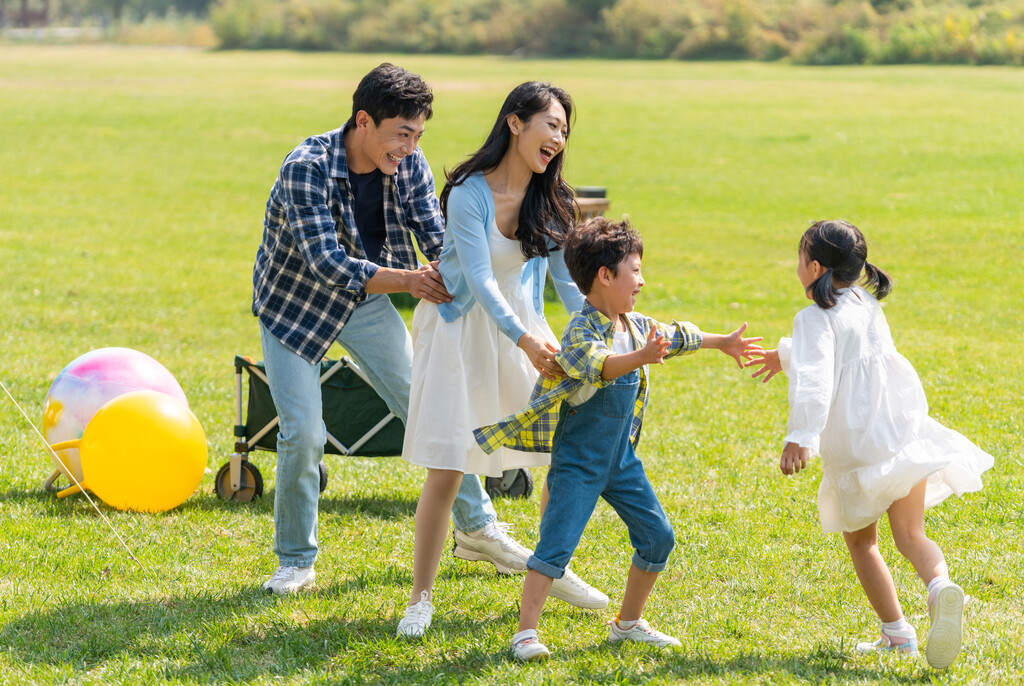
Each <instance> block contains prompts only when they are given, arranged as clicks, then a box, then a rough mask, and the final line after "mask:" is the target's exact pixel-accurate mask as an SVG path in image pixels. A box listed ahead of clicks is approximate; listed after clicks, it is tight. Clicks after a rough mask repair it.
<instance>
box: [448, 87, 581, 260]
mask: <svg viewBox="0 0 1024 686" xmlns="http://www.w3.org/2000/svg"><path fill="white" fill-rule="evenodd" d="M552 100H558V102H560V103H561V104H562V107H563V108H564V109H565V120H566V126H567V128H568V127H570V126H571V125H572V98H571V97H569V94H568V93H566V92H565V91H564V90H562V89H561V88H557V87H555V86H552V85H551V84H548V83H540V82H538V81H528V82H526V83H523V84H520V85H518V86H516V87H515V88H514V89H513V90H512V92H511V93H509V94H508V97H507V98H505V104H503V105H502V106H501V111H500V112H498V118H497V120H496V121H495V122H494V127H493V128H492V129H491V133H490V134H489V135H488V136H487V140H486V141H484V144H483V145H482V146H481V147H480V149H479V150H477V151H476V152H475V153H473V154H472V155H470V157H469V159H467V160H466V161H465V162H462V163H461V164H459V165H458V166H456V167H455V169H452V170H451V171H446V172H445V184H444V189H443V190H442V191H441V211H442V212H443V213H444V215H445V216H446V217H447V216H448V195H449V194H450V193H451V191H452V188H454V187H455V186H459V185H461V184H462V183H463V182H465V180H466V179H467V178H469V176H470V175H471V174H475V173H476V172H483V173H485V174H486V173H487V172H490V171H493V170H494V169H496V168H497V167H498V164H499V163H500V162H501V159H502V158H503V157H504V156H505V153H506V152H508V147H509V143H510V141H511V138H512V134H511V131H510V130H509V126H508V117H509V115H512V114H514V115H516V116H517V117H519V119H520V120H521V121H522V122H523V123H526V122H527V121H529V120H530V118H531V117H533V116H534V115H535V114H538V113H540V112H545V111H547V109H548V107H550V106H551V101H552ZM566 138H568V133H567V134H566ZM564 153H565V148H564V147H563V148H562V150H561V151H559V153H558V154H557V155H555V157H554V158H553V159H552V160H551V162H549V163H548V167H547V169H546V170H545V171H544V173H543V174H534V175H533V177H532V178H531V179H530V184H529V185H528V186H527V188H526V196H525V197H524V198H523V204H522V206H521V207H520V208H519V225H518V227H516V239H517V240H518V241H519V245H520V247H521V248H522V251H523V255H525V256H526V257H527V258H531V257H537V256H543V257H546V256H547V254H548V250H549V249H548V241H549V239H550V240H551V241H553V242H554V244H555V245H557V246H561V245H562V241H563V240H565V234H566V233H567V232H568V231H569V227H570V226H571V225H572V222H573V219H574V216H575V215H574V211H573V201H572V198H573V191H572V188H571V187H570V186H569V184H567V183H566V182H565V180H564V179H563V178H562V160H563V156H564Z"/></svg>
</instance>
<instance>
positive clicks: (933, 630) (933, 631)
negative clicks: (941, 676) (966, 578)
mask: <svg viewBox="0 0 1024 686" xmlns="http://www.w3.org/2000/svg"><path fill="white" fill-rule="evenodd" d="M928 615H929V617H930V618H931V626H930V627H929V628H928V640H927V642H926V643H925V644H924V656H925V657H926V658H927V659H928V664H929V665H931V666H932V667H933V668H935V669H945V668H946V667H949V666H950V665H951V664H953V660H955V659H956V656H957V655H959V654H960V648H961V646H962V645H963V627H962V624H963V618H964V590H963V589H962V588H960V587H959V586H957V585H956V584H954V583H952V582H950V583H949V584H947V585H945V586H943V587H941V588H940V589H939V590H938V591H937V592H936V593H935V597H934V598H931V599H930V602H929V603H928Z"/></svg>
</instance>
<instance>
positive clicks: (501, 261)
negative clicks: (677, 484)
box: [398, 81, 608, 637]
mask: <svg viewBox="0 0 1024 686" xmlns="http://www.w3.org/2000/svg"><path fill="white" fill-rule="evenodd" d="M571 119H572V100H571V99H570V98H569V95H568V93H566V92H565V91H563V90H562V89H560V88H555V87H553V86H551V85H548V84H544V83H538V82H535V81H531V82H528V83H524V84H521V85H520V86H517V87H516V88H515V89H514V90H513V91H512V92H511V93H509V95H508V97H507V98H506V99H505V103H504V105H503V106H502V108H501V111H500V112H499V113H498V118H497V120H496V121H495V123H494V126H493V128H492V130H491V133H490V135H489V136H488V138H487V140H486V141H485V142H484V144H483V146H482V147H481V148H480V149H479V150H478V151H477V152H476V153H474V154H473V155H471V156H470V157H469V159H467V160H466V161H465V162H463V163H462V164H460V165H458V166H457V167H455V169H454V170H452V171H451V172H449V173H448V174H446V177H445V178H446V182H445V187H444V189H443V190H442V192H441V197H440V200H441V209H442V211H443V212H444V214H445V219H446V226H445V232H444V247H443V249H442V251H441V257H440V264H439V266H438V269H439V271H440V272H441V276H442V277H443V278H444V284H445V287H446V288H447V289H448V292H449V293H450V294H451V295H452V298H453V299H452V302H450V303H442V304H441V305H435V304H433V303H429V302H426V301H421V302H420V304H419V305H418V306H417V308H416V311H415V312H414V314H413V322H412V335H413V346H414V353H413V371H412V394H411V398H410V402H409V419H408V422H407V423H406V432H405V445H404V447H403V449H402V457H403V458H404V459H405V460H407V461H409V462H410V463H412V464H416V465H421V466H423V467H426V468H427V470H428V471H427V478H426V481H425V483H424V485H423V491H422V492H421V494H420V499H419V504H418V505H417V507H416V534H415V541H414V544H413V589H412V597H411V599H410V604H409V607H408V608H407V609H406V612H405V616H404V617H403V618H402V620H401V621H400V622H399V625H398V634H399V635H400V636H411V637H416V636H422V635H423V634H424V632H425V631H426V630H427V628H428V627H429V626H430V623H431V617H432V614H433V604H432V602H431V601H432V589H433V584H434V577H435V575H436V573H437V567H438V564H439V562H440V559H441V552H442V550H443V548H444V541H445V538H446V537H447V535H448V522H449V519H450V513H451V508H452V502H453V501H454V499H455V495H456V492H457V491H458V488H459V484H460V482H461V480H462V476H463V474H464V473H468V474H487V475H490V476H500V475H501V474H502V472H503V471H505V470H509V469H517V468H522V467H530V466H537V465H543V464H548V463H549V462H550V459H551V458H550V455H548V454H538V453H525V452H517V451H511V450H502V451H498V452H496V453H494V454H491V455H488V454H485V453H484V452H483V451H482V450H481V449H480V447H479V446H478V445H477V444H476V440H475V439H474V437H473V429H474V428H475V427H478V426H482V425H484V424H489V423H491V422H494V421H496V420H498V419H500V418H501V417H504V416H506V415H508V414H511V413H512V412H514V411H515V410H518V409H519V408H520V407H522V406H523V405H525V404H526V403H527V401H528V399H529V397H530V391H531V390H532V389H533V384H534V382H535V381H536V379H537V374H538V372H539V373H540V374H543V375H545V376H546V377H549V378H554V377H558V376H561V375H562V374H563V372H562V368H561V367H560V366H559V365H558V363H557V362H556V361H555V354H556V353H557V352H558V346H557V345H556V340H557V339H556V338H555V336H554V334H553V333H552V332H551V329H550V328H549V327H548V325H547V322H545V321H544V318H543V316H542V314H541V313H539V312H538V311H537V307H536V305H535V302H534V298H533V295H532V293H531V292H530V289H529V288H526V287H525V285H524V284H525V283H531V282H533V281H535V280H536V278H537V277H536V275H533V274H532V273H531V272H532V269H533V268H534V267H537V266H538V265H540V264H541V263H540V261H539V260H536V259H532V258H548V260H547V261H548V265H549V267H550V269H551V272H552V276H553V277H554V281H555V284H556V287H557V288H558V290H559V295H560V296H561V297H562V301H563V303H565V304H566V307H567V309H569V310H570V311H572V310H578V309H581V308H582V305H583V296H581V295H580V293H579V289H577V288H576V287H575V286H574V285H572V280H571V278H570V277H569V274H568V270H567V269H566V268H565V262H564V260H563V258H562V256H561V250H560V249H559V248H560V246H561V243H562V240H563V238H564V236H565V234H566V232H567V231H568V229H569V225H570V223H571V222H572V220H573V217H574V213H573V205H572V191H571V189H570V188H569V186H568V184H566V182H565V181H564V180H563V179H562V159H563V150H564V148H565V143H566V138H567V137H568V135H569V124H570V121H571ZM527 260H531V262H530V265H529V266H527ZM524 270H525V273H524ZM495 526H496V523H494V522H489V523H487V525H486V526H485V529H486V528H488V527H490V528H492V529H493V528H494V527H495ZM505 538H506V539H507V541H508V542H509V543H508V548H507V550H506V551H505V553H507V555H506V560H507V563H508V566H507V567H505V568H500V570H499V571H504V572H512V571H517V572H522V571H525V570H526V559H527V558H528V557H529V555H530V551H529V550H526V549H525V548H523V547H522V546H520V545H518V544H516V543H515V541H514V540H512V539H511V538H508V537H507V536H506V537H505ZM474 545H475V544H474V541H473V538H472V534H465V533H463V532H458V531H457V532H456V534H455V549H454V554H455V556H456V557H463V558H465V559H478V557H477V556H476V553H475V552H474ZM560 581H561V580H560ZM552 594H553V595H555V596H556V597H559V598H561V599H562V600H565V601H566V602H569V603H571V604H573V605H577V606H579V607H589V608H603V607H606V606H607V604H608V598H607V596H605V595H604V594H603V593H600V592H599V591H597V590H596V589H594V588H591V587H590V586H588V585H586V584H584V583H583V582H582V581H581V580H580V579H579V578H578V577H575V576H573V575H570V574H567V575H566V577H564V581H561V583H560V585H559V587H558V588H557V589H555V590H554V591H553V593H552Z"/></svg>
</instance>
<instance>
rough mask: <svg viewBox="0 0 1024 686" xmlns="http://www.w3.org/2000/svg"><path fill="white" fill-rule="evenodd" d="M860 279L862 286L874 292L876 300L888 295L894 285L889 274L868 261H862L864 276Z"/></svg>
mask: <svg viewBox="0 0 1024 686" xmlns="http://www.w3.org/2000/svg"><path fill="white" fill-rule="evenodd" d="M862 281H863V283H864V286H865V287H867V289H868V290H870V291H871V292H872V293H873V294H874V296H875V298H876V299H877V300H881V299H882V298H884V297H885V296H887V295H889V293H891V292H892V287H893V286H894V285H895V284H894V283H893V280H892V277H891V276H889V275H888V274H886V273H885V272H884V271H882V270H881V269H879V268H878V267H876V266H875V265H873V264H871V263H870V262H865V263H864V278H863V279H862Z"/></svg>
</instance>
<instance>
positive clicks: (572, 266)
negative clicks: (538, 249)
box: [562, 217, 644, 295]
mask: <svg viewBox="0 0 1024 686" xmlns="http://www.w3.org/2000/svg"><path fill="white" fill-rule="evenodd" d="M562 250H563V251H564V252H565V265H566V267H568V268H569V275H570V276H572V280H573V281H575V282H576V285H577V286H579V289H580V292H581V293H583V294H584V295H586V294H587V293H590V288H591V286H593V284H594V279H595V278H597V272H598V271H599V270H600V269H601V267H608V269H610V270H611V272H612V273H613V274H616V273H618V267H619V264H620V263H621V262H622V261H623V260H624V259H626V258H627V257H629V256H630V255H639V256H640V257H643V256H644V242H643V240H642V239H641V238H640V234H639V233H637V232H636V231H635V230H633V227H632V226H630V224H629V220H628V219H626V218H625V217H623V218H622V219H620V220H617V221H614V220H610V219H606V218H605V217H594V218H593V219H588V220H587V221H585V222H583V223H582V224H580V225H579V226H576V227H574V228H573V229H572V230H571V231H569V235H568V236H566V239H565V244H564V245H563V246H562Z"/></svg>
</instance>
